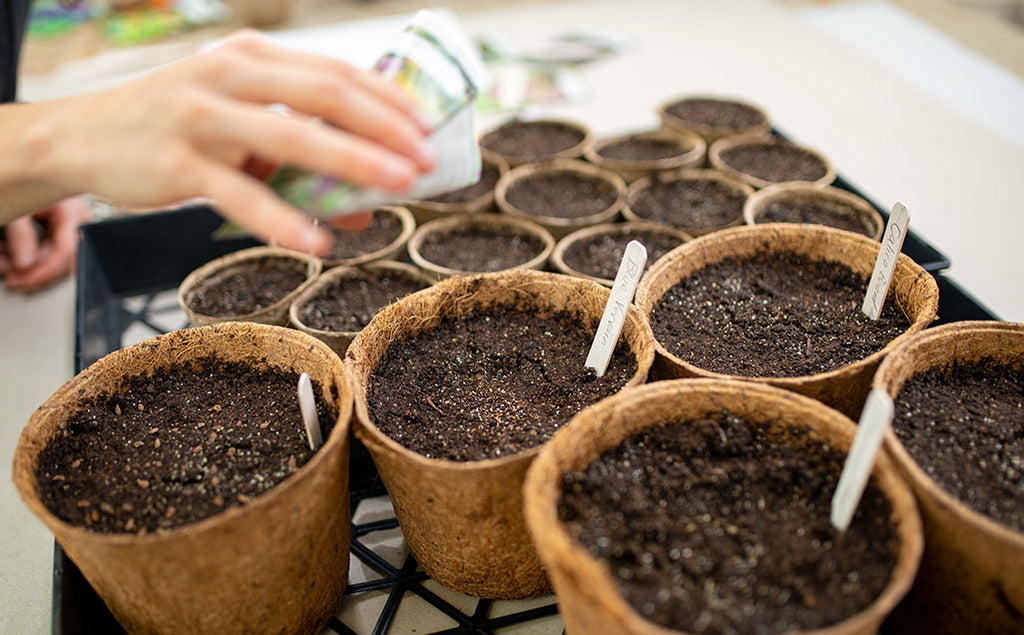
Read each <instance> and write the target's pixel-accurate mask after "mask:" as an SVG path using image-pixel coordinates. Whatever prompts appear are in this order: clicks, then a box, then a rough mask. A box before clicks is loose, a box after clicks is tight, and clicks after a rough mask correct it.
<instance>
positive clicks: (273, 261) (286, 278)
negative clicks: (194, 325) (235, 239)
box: [185, 258, 307, 317]
mask: <svg viewBox="0 0 1024 635" xmlns="http://www.w3.org/2000/svg"><path fill="white" fill-rule="evenodd" d="M306 267H307V265H306V263H305V262H303V261H301V260H296V259H294V258H263V259H260V260H255V261H250V262H246V263H240V264H238V265H236V266H233V267H231V268H230V269H228V270H226V271H222V272H220V273H218V274H215V275H214V276H211V277H210V278H208V279H207V280H205V281H203V282H201V283H200V284H199V285H198V286H196V287H195V288H194V289H193V290H192V292H191V293H189V294H188V297H187V298H185V302H186V303H187V304H188V306H189V307H190V308H191V309H192V310H193V311H195V312H196V313H200V314H202V315H210V316H213V317H225V316H230V315H248V314H249V313H254V312H256V311H261V310H263V309H265V308H267V307H269V306H271V305H273V304H274V303H275V302H277V301H278V300H280V299H281V298H283V297H285V296H286V295H288V294H289V293H291V292H292V291H294V290H295V289H297V288H299V286H301V285H302V283H303V282H305V281H306Z"/></svg>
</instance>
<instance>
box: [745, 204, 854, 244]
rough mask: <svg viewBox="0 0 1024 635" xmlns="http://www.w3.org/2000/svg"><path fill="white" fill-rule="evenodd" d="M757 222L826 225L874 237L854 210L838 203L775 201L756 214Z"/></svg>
mask: <svg viewBox="0 0 1024 635" xmlns="http://www.w3.org/2000/svg"><path fill="white" fill-rule="evenodd" d="M757 222H759V223H812V224H815V225H828V226H829V227H835V228H836V229H844V230H846V231H848V232H856V233H858V234H863V235H865V236H867V237H868V238H872V237H874V230H873V229H871V228H869V227H868V226H867V224H866V223H865V222H864V220H863V219H862V218H861V217H860V215H859V212H858V211H857V210H856V208H854V207H853V206H852V205H847V204H845V203H840V202H831V201H830V202H828V203H817V202H813V201H806V202H800V201H775V202H773V203H769V204H768V205H767V206H766V207H765V208H764V210H763V211H762V212H761V213H760V214H758V216H757Z"/></svg>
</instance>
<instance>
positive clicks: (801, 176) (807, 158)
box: [720, 143, 828, 183]
mask: <svg viewBox="0 0 1024 635" xmlns="http://www.w3.org/2000/svg"><path fill="white" fill-rule="evenodd" d="M720 156H721V158H722V161H724V162H725V164H726V165H728V166H729V167H731V168H733V169H734V170H738V171H740V172H743V173H744V174H750V175H751V176H756V177H757V178H759V179H763V180H765V181H772V182H773V183H781V182H782V181H817V180H818V179H820V178H822V177H823V176H825V174H827V173H828V168H827V167H826V166H825V164H824V163H822V161H821V159H819V158H818V157H817V156H815V155H813V154H811V153H809V152H807V151H806V150H804V149H803V148H799V147H797V146H794V145H791V144H788V143H761V144H756V143H754V144H749V145H742V146H737V147H735V148H729V149H728V150H725V151H724V152H722V154H721V155H720Z"/></svg>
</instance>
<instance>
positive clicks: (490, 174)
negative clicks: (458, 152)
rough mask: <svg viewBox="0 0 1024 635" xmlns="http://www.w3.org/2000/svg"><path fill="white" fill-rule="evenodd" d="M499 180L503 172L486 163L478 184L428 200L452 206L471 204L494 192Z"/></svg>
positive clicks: (481, 170)
mask: <svg viewBox="0 0 1024 635" xmlns="http://www.w3.org/2000/svg"><path fill="white" fill-rule="evenodd" d="M499 178H501V170H499V169H498V166H496V165H494V164H492V163H484V164H483V167H482V168H481V169H480V179H479V180H478V181H477V182H476V183H474V184H472V185H467V186H466V187H464V188H462V189H459V190H454V191H451V192H445V193H444V194H441V195H440V196H435V197H433V198H428V199H426V200H428V201H430V202H433V203H448V204H452V205H454V204H458V203H469V202H470V201H475V200H476V199H478V198H480V197H481V196H483V195H484V194H487V193H488V192H490V191H492V190H494V186H495V185H496V184H497V183H498V179H499Z"/></svg>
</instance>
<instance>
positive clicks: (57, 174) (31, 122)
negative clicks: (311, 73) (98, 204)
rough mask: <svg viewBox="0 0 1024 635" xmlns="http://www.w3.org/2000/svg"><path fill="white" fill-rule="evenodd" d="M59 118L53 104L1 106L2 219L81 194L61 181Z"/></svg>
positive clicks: (0, 177) (0, 195) (0, 213)
mask: <svg viewBox="0 0 1024 635" xmlns="http://www.w3.org/2000/svg"><path fill="white" fill-rule="evenodd" d="M60 137H61V133H60V117H59V114H58V112H57V109H55V108H54V107H53V106H52V105H51V104H5V105H3V106H0V147H2V148H3V151H2V152H0V200H2V201H3V202H2V203H0V216H2V217H3V218H4V219H7V220H9V219H10V218H15V217H17V216H19V215H21V214H25V213H29V212H33V211H37V210H39V209H42V208H45V207H47V206H49V205H50V204H52V203H54V202H56V201H58V200H60V199H63V198H67V197H69V196H72V195H74V194H76V193H78V192H76V191H75V189H74V188H73V187H70V186H69V184H68V183H66V182H64V181H62V178H61V172H62V170H61V167H60V163H59V158H60V156H61V151H60V147H59V146H60V143H61V141H60Z"/></svg>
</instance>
